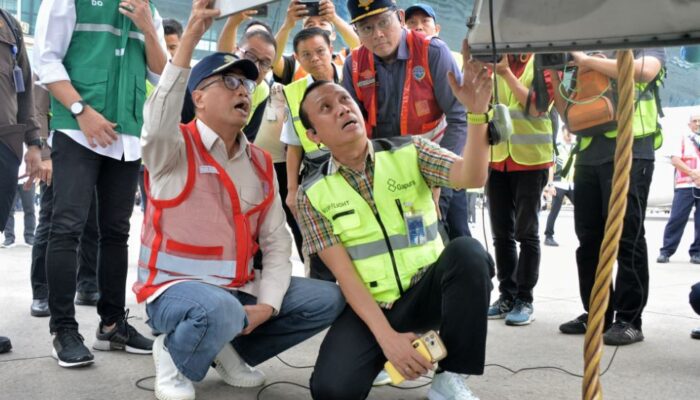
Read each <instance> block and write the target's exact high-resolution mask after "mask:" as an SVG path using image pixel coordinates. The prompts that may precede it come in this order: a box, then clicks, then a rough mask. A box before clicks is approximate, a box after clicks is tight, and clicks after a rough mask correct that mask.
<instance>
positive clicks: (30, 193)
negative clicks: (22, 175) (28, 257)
mask: <svg viewBox="0 0 700 400" xmlns="http://www.w3.org/2000/svg"><path fill="white" fill-rule="evenodd" d="M35 195H36V188H35V187H34V186H32V187H31V188H29V189H28V190H24V185H23V184H18V185H17V189H16V190H15V200H14V201H13V203H14V204H16V203H17V202H18V201H19V202H20V203H21V204H22V211H23V212H24V242H25V243H27V244H32V243H33V242H34V230H35V229H36V207H34V197H35ZM4 233H5V239H10V240H11V241H13V242H14V241H15V212H14V209H12V210H10V214H9V215H8V216H7V223H6V224H5V232H4Z"/></svg>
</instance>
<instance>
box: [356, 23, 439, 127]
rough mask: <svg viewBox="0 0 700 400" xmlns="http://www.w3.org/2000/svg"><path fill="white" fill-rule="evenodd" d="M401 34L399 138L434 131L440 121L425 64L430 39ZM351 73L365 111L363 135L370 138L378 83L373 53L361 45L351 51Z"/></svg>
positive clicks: (409, 32) (418, 34) (374, 124)
mask: <svg viewBox="0 0 700 400" xmlns="http://www.w3.org/2000/svg"><path fill="white" fill-rule="evenodd" d="M405 32H406V33H405V35H406V37H405V40H406V44H407V46H408V53H409V56H408V59H407V60H406V70H405V81H404V84H403V88H402V94H401V112H400V118H401V121H400V127H401V135H402V136H405V135H423V134H426V133H428V132H430V131H432V130H434V129H435V128H436V127H437V126H438V125H440V123H441V121H442V118H444V112H443V111H442V109H441V108H440V105H439V104H438V102H437V99H436V98H435V93H434V92H433V78H432V76H431V74H430V63H429V62H428V49H429V47H430V41H431V37H429V36H425V35H423V34H422V33H420V32H413V31H405ZM351 71H352V76H351V79H352V83H353V88H354V89H355V95H356V96H357V99H358V100H359V102H360V103H361V104H362V106H363V107H364V109H365V111H366V118H365V128H366V129H367V136H368V137H370V138H371V137H372V135H373V131H374V129H375V128H376V127H377V118H379V117H378V115H377V112H378V111H377V101H378V100H377V86H378V83H377V74H376V69H375V66H374V54H372V52H370V51H369V50H368V49H367V48H366V47H365V46H361V47H359V48H357V49H355V50H353V51H352V64H351ZM441 78H442V77H441ZM386 100H387V101H393V100H394V99H386ZM382 117H383V116H382ZM434 136H435V137H438V136H439V135H434Z"/></svg>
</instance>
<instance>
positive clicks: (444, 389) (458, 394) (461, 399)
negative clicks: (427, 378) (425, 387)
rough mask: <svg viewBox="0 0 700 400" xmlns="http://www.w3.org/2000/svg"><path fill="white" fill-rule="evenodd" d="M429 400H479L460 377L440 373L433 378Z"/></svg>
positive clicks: (448, 373) (450, 373)
mask: <svg viewBox="0 0 700 400" xmlns="http://www.w3.org/2000/svg"><path fill="white" fill-rule="evenodd" d="M428 399H429V400H479V398H478V397H476V396H475V395H474V393H472V391H471V390H470V389H469V387H468V386H467V384H466V382H464V378H462V376H461V375H459V374H455V373H453V372H447V371H445V372H441V373H439V374H435V376H434V377H433V384H432V385H430V390H429V391H428Z"/></svg>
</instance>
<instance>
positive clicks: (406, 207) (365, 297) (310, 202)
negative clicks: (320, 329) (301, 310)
mask: <svg viewBox="0 0 700 400" xmlns="http://www.w3.org/2000/svg"><path fill="white" fill-rule="evenodd" d="M463 54H464V55H463V57H464V64H465V72H464V74H465V76H464V79H463V80H462V83H459V82H460V78H461V77H459V76H455V75H454V74H452V73H450V74H449V76H448V79H449V81H450V86H451V88H452V91H453V92H454V94H455V96H456V97H457V98H458V99H459V101H460V102H462V103H463V104H464V106H465V107H467V109H469V110H470V111H471V113H469V114H468V118H469V124H470V125H471V126H470V127H469V136H468V138H467V144H466V146H465V147H464V151H463V154H462V157H459V156H457V155H455V154H453V153H451V152H450V151H448V150H445V149H442V148H440V147H439V146H437V145H435V144H433V143H432V142H429V141H427V140H424V139H421V138H415V137H394V138H388V139H376V140H369V139H368V138H367V135H366V130H365V126H364V118H363V116H362V113H361V112H360V109H359V108H358V106H357V104H356V103H355V102H354V101H353V99H352V97H351V96H350V94H349V93H348V92H347V91H346V90H345V89H344V88H343V87H342V86H339V85H337V84H334V83H332V82H328V81H316V82H314V83H312V84H311V85H310V86H309V87H308V88H307V90H306V93H305V95H304V98H303V100H302V101H301V107H300V119H301V121H302V123H303V125H304V127H305V128H306V129H307V131H306V134H307V135H308V137H309V138H310V139H311V140H313V141H314V142H316V143H319V144H320V143H323V144H324V145H326V146H327V147H328V149H329V150H330V152H331V155H332V157H331V159H330V160H329V161H327V162H326V163H325V164H324V165H322V166H321V168H319V169H318V170H317V172H316V173H315V174H312V175H310V176H309V177H307V179H306V180H305V182H304V183H303V184H302V186H301V188H300V190H299V193H298V195H297V210H298V216H299V222H300V225H301V227H302V231H303V236H304V247H305V250H306V251H307V252H308V253H309V254H311V253H318V254H319V256H320V257H321V259H322V260H323V262H324V263H325V264H326V265H327V266H328V267H329V268H330V270H331V271H332V272H333V274H334V275H335V277H336V278H337V280H338V283H339V285H340V288H341V290H342V291H343V294H344V295H345V298H346V300H347V302H348V304H349V307H346V308H345V310H344V311H343V312H342V314H341V315H340V316H339V317H338V319H337V320H336V321H335V322H334V323H333V325H332V327H331V329H330V330H329V332H328V333H327V335H326V337H325V340H324V341H323V344H322V345H321V349H320V352H319V356H318V360H317V361H316V366H315V370H314V373H313V375H312V377H311V394H312V397H313V398H314V399H316V400H343V399H364V398H366V397H367V396H368V394H369V391H370V389H371V388H372V381H373V380H374V378H375V377H376V376H377V373H378V372H379V371H380V370H381V369H382V368H383V366H384V363H385V362H386V361H387V360H388V361H390V362H391V363H392V365H393V366H394V368H395V369H396V370H397V371H398V372H399V373H400V374H402V375H403V376H404V377H405V378H408V379H416V378H418V377H420V376H421V375H422V374H425V373H427V371H428V370H429V369H431V368H432V367H433V366H432V364H431V363H430V361H428V360H427V359H426V358H424V357H423V356H422V355H421V354H420V353H419V352H418V351H417V350H416V349H415V348H414V347H413V346H412V342H413V340H415V339H416V338H417V335H416V334H415V333H414V332H425V331H428V330H430V329H439V330H440V336H441V337H442V340H443V342H444V344H445V347H446V350H447V357H446V358H445V359H443V360H442V361H440V363H439V365H438V367H437V370H436V374H435V378H434V379H433V383H432V386H431V389H430V392H429V398H430V399H431V400H435V399H446V398H449V399H456V400H467V399H476V397H475V396H474V395H473V394H472V392H471V391H470V390H469V388H468V387H467V386H466V384H465V382H464V379H462V377H461V376H460V375H459V374H482V373H483V369H484V356H485V346H486V327H487V326H486V324H487V319H486V312H487V309H488V303H489V293H490V291H491V288H492V286H491V282H490V272H491V271H492V270H493V261H492V260H491V258H490V257H489V255H488V254H487V253H486V251H485V250H484V249H483V247H482V246H481V244H480V243H479V242H477V241H476V240H474V239H472V238H468V237H462V238H459V239H456V240H453V241H452V242H450V244H449V245H448V246H447V247H446V248H445V247H444V245H443V243H442V240H441V239H440V236H439V235H438V233H437V218H438V217H437V213H436V211H435V204H434V202H433V196H432V191H431V189H430V188H431V187H435V186H441V187H451V188H466V187H480V186H483V185H484V182H485V181H486V177H487V169H488V154H489V152H488V141H487V122H488V119H489V113H488V111H489V100H490V99H491V88H492V82H491V78H490V77H489V74H488V70H487V69H486V68H485V67H484V65H483V64H481V63H479V62H478V61H473V60H471V59H470V56H469V51H468V46H467V44H466V42H465V43H464V45H463Z"/></svg>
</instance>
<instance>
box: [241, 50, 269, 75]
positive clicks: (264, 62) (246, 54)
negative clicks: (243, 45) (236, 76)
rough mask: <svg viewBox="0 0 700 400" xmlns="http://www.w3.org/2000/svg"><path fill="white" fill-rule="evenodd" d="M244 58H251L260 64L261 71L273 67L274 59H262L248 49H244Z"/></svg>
mask: <svg viewBox="0 0 700 400" xmlns="http://www.w3.org/2000/svg"><path fill="white" fill-rule="evenodd" d="M243 58H245V59H246V60H250V61H252V62H253V63H255V64H258V68H260V71H269V70H270V68H272V61H268V60H261V59H259V58H258V56H256V55H255V54H253V53H252V52H250V51H248V50H244V51H243Z"/></svg>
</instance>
